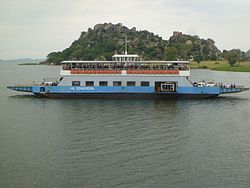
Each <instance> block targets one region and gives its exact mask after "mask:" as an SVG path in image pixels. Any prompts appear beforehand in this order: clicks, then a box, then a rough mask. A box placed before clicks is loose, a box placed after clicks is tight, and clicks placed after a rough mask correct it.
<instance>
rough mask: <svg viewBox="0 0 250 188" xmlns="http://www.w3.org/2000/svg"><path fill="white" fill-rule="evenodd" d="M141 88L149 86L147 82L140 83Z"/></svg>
mask: <svg viewBox="0 0 250 188" xmlns="http://www.w3.org/2000/svg"><path fill="white" fill-rule="evenodd" d="M141 86H149V82H141Z"/></svg>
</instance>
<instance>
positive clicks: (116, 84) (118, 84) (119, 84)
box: [113, 81, 122, 86]
mask: <svg viewBox="0 0 250 188" xmlns="http://www.w3.org/2000/svg"><path fill="white" fill-rule="evenodd" d="M121 85H122V82H121V81H114V82H113V86H121Z"/></svg>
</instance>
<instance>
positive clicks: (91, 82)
mask: <svg viewBox="0 0 250 188" xmlns="http://www.w3.org/2000/svg"><path fill="white" fill-rule="evenodd" d="M85 85H86V86H94V82H93V81H86V83H85Z"/></svg>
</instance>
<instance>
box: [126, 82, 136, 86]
mask: <svg viewBox="0 0 250 188" xmlns="http://www.w3.org/2000/svg"><path fill="white" fill-rule="evenodd" d="M128 83H130V84H128ZM131 83H133V84H131ZM127 86H128V87H133V86H136V82H135V81H127Z"/></svg>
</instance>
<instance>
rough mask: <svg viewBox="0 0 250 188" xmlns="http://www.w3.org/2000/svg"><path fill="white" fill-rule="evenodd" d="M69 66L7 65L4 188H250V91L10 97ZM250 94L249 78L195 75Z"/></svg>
mask: <svg viewBox="0 0 250 188" xmlns="http://www.w3.org/2000/svg"><path fill="white" fill-rule="evenodd" d="M58 74H59V67H49V66H17V65H15V64H6V63H5V64H3V63H2V64H0V87H1V88H0V105H1V106H0V144H1V145H0V187H1V188H2V187H3V188H5V187H18V188H19V187H21V188H27V187H37V188H43V187H58V188H61V187H65V188H68V187H76V188H78V187H249V186H250V92H249V91H247V92H245V93H240V94H234V95H228V96H227V97H219V98H218V99H213V100H173V101H172V100H171V101H164V100H68V99H67V100H58V99H41V98H36V97H33V96H30V95H27V94H21V93H18V92H14V91H10V90H7V89H6V86H7V85H9V84H13V83H29V82H32V81H33V80H42V78H43V77H55V76H57V75H58ZM192 75H193V77H192V79H193V80H199V79H201V78H205V79H211V78H212V79H216V80H217V81H220V82H221V81H222V82H224V83H227V82H228V83H234V82H236V83H242V84H245V85H246V86H248V87H250V74H249V73H228V72H214V71H207V70H200V71H197V70H196V71H192Z"/></svg>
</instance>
